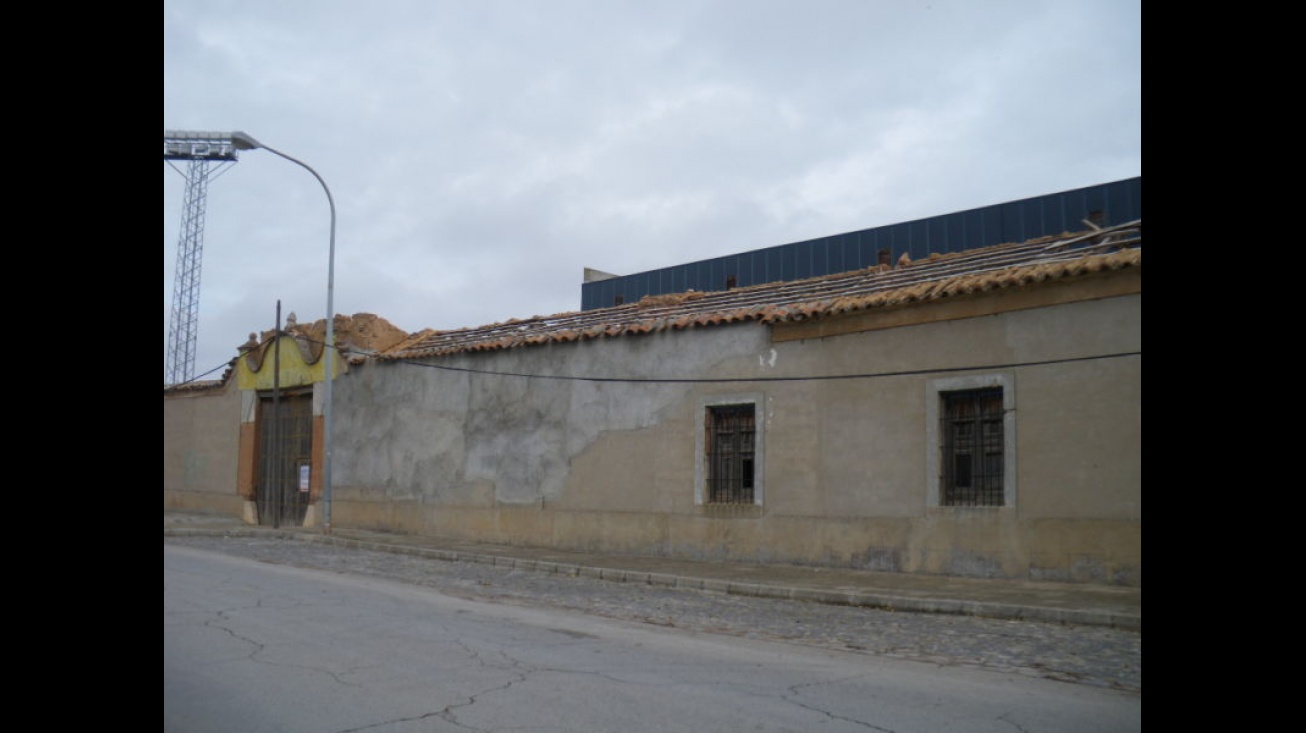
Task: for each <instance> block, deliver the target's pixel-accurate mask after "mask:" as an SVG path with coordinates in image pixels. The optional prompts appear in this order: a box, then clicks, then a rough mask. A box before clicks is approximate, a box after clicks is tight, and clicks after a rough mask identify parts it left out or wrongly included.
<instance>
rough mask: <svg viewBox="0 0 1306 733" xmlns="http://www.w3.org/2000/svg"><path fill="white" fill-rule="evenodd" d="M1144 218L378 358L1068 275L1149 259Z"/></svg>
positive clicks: (793, 314) (462, 336)
mask: <svg viewBox="0 0 1306 733" xmlns="http://www.w3.org/2000/svg"><path fill="white" fill-rule="evenodd" d="M1142 242H1143V223H1142V220H1141V219H1140V220H1138V221H1134V222H1129V223H1127V224H1122V225H1119V226H1115V227H1110V228H1106V229H1100V230H1095V231H1091V232H1080V233H1077V234H1070V233H1067V234H1063V235H1061V236H1057V237H1040V238H1039V239H1034V240H1030V241H1028V242H1023V243H1019V244H1001V245H996V246H993V247H985V248H982V249H974V250H969V251H966V252H957V253H953V254H946V255H938V254H931V255H930V256H929V257H928V258H926V259H921V260H910V259H909V258H900V260H899V263H898V266H897V267H894V268H889V267H887V266H884V265H879V266H874V267H868V268H864V269H860V270H853V271H851V272H845V273H839V274H834V275H825V276H822V277H816V278H811V279H808V280H798V281H790V282H775V283H766V284H763V285H754V286H751V287H745V288H735V289H732V290H723V291H713V292H695V291H688V292H684V293H670V294H666V295H650V296H646V297H644V298H642V299H641V300H640V301H639V302H638V303H628V304H624V305H618V306H613V307H611V308H598V309H594V310H589V311H574V312H569V313H559V314H555V315H552V316H534V317H532V318H523V319H511V320H509V321H506V322H503V323H495V324H490V325H488V326H481V327H479V328H466V329H457V330H452V331H433V330H429V329H428V330H425V331H422V332H420V333H417V334H414V335H412V336H411V337H409V338H407V339H405V340H404V341H403V342H401V343H399V344H396V345H395V346H393V347H391V348H388V349H385V350H384V351H381V352H380V353H378V354H376V355H375V356H374V357H372V358H376V359H381V360H394V359H413V358H421V357H430V356H441V355H446V354H456V353H460V352H468V351H497V350H503V349H513V348H518V347H522V346H529V345H540V344H548V343H553V342H562V343H566V342H572V341H583V340H588V339H595V338H617V337H621V336H624V335H639V334H646V333H654V332H659V331H664V330H667V329H672V330H682V329H686V328H698V327H708V326H715V325H721V324H729V323H737V322H741V321H760V322H762V323H777V322H782V321H797V320H806V319H811V318H819V317H822V316H825V315H833V314H842V313H852V312H855V311H859V310H867V309H872V308H889V307H899V306H906V305H911V304H916V303H924V302H928V301H932V300H939V299H944V298H951V297H957V296H964V295H967V294H971V293H976V292H988V291H992V290H999V289H1003V288H1013V287H1022V286H1026V285H1030V284H1035V283H1041V282H1046V281H1048V280H1055V279H1060V278H1067V277H1078V276H1082V275H1087V274H1092V273H1095V272H1102V271H1105V270H1118V269H1122V268H1126V267H1142V256H1143V255H1142Z"/></svg>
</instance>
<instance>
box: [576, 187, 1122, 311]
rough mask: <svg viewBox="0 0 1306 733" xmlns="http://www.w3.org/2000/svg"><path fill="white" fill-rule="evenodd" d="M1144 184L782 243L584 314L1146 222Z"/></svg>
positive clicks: (626, 282) (633, 279) (622, 284)
mask: <svg viewBox="0 0 1306 733" xmlns="http://www.w3.org/2000/svg"><path fill="white" fill-rule="evenodd" d="M1142 192H1143V178H1142V176H1139V177H1137V178H1127V179H1124V180H1120V181H1114V182H1112V183H1103V184H1099V185H1096V186H1086V187H1084V188H1076V189H1073V190H1070V191H1062V192H1060V193H1052V194H1046V195H1043V196H1035V197H1033V198H1028V199H1020V200H1018V201H1008V202H1006V203H1002V204H995V205H993V206H984V207H980V208H978V209H969V210H967V211H958V212H956V213H952V214H943V215H940V216H932V217H929V218H926V219H917V220H915V221H906V222H901V223H898V224H889V225H886V226H880V227H874V228H871V229H862V230H859V231H855V232H847V233H845V234H835V235H832V236H829V237H820V238H818V239H809V240H806V241H802V242H793V243H790V244H782V245H778V246H775V247H767V248H765V249H757V250H753V251H751V252H743V253H740V254H734V255H726V256H724V257H716V258H714V259H709V260H700V261H698V262H690V263H687V264H682V265H674V266H672V267H664V268H662V269H658V270H649V271H647V272H641V273H636V274H634V275H624V276H618V277H611V278H608V279H603V280H595V281H593V282H586V283H584V284H582V285H581V310H592V309H595V308H606V307H608V306H613V305H620V304H622V303H634V302H636V301H638V300H639V299H640V298H643V297H644V296H646V295H661V294H664V293H681V292H684V291H686V290H691V289H692V290H699V291H709V290H727V289H730V288H742V287H747V286H749V285H759V284H762V283H768V282H778V281H788V280H802V279H804V278H809V277H817V276H820V275H829V274H833V273H836V272H847V271H849V270H856V269H860V268H863V267H871V266H873V265H877V264H889V265H892V264H893V263H895V262H897V261H898V258H899V257H901V256H902V255H903V254H904V253H905V254H907V255H908V256H909V257H910V258H912V259H924V258H926V257H928V256H929V255H930V254H931V253H938V254H946V253H949V252H960V251H963V250H968V249H975V248H976V247H987V246H989V245H993V244H1003V243H1006V242H1023V241H1026V240H1029V239H1035V238H1037V237H1043V236H1047V235H1052V234H1061V233H1063V232H1077V231H1082V230H1084V229H1087V228H1088V225H1087V224H1085V222H1092V223H1093V224H1095V225H1097V226H1103V227H1105V226H1112V225H1115V224H1122V223H1125V222H1130V221H1134V220H1136V219H1142V218H1143V195H1142Z"/></svg>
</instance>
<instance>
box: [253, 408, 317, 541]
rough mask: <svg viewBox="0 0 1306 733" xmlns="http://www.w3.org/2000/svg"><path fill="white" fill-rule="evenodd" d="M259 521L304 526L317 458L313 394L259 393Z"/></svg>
mask: <svg viewBox="0 0 1306 733" xmlns="http://www.w3.org/2000/svg"><path fill="white" fill-rule="evenodd" d="M258 422H259V483H258V522H259V524H266V525H271V526H274V527H279V526H282V525H290V526H300V525H302V524H303V523H304V515H305V513H306V512H307V510H308V501H309V482H310V479H311V471H312V459H313V393H312V390H311V389H309V390H303V391H298V392H292V391H282V392H281V393H280V395H278V396H276V397H274V396H273V395H272V394H267V395H260V396H259V421H258Z"/></svg>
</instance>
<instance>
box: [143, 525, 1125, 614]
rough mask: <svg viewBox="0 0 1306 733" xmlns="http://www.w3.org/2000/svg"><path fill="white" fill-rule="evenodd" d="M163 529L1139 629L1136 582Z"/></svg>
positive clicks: (360, 533) (389, 536)
mask: <svg viewBox="0 0 1306 733" xmlns="http://www.w3.org/2000/svg"><path fill="white" fill-rule="evenodd" d="M163 534H164V536H165V537H168V536H196V535H207V536H212V535H217V536H223V535H226V536H233V535H239V536H251V537H261V536H282V537H287V538H293V539H297V540H303V541H308V542H322V543H328V544H335V545H340V546H345V547H356V548H360V549H367V550H378V551H382V552H397V553H403V554H406V555H414V556H419V557H429V558H431V559H433V560H452V561H461V562H481V563H490V564H494V565H500V566H505V567H512V568H516V569H519V570H529V571H534V572H541V573H560V574H565V575H582V576H586V577H592V578H601V579H604V580H612V581H617V582H625V583H649V584H653V585H664V586H670V587H676V588H689V589H694V590H708V591H716V592H722V593H734V594H739V595H749V596H759V597H767V598H785V599H793V600H803V601H815V602H819V603H838V604H844V605H853V606H868V607H873V608H882V609H891V610H895V611H917V612H930V613H955V614H965V615H973V616H986V617H991V618H1009V619H1027V620H1032V621H1048V622H1054V623H1072V624H1082V625H1092V626H1109V627H1114V628H1121V629H1130V630H1136V631H1142V628H1143V610H1142V606H1143V592H1142V589H1141V588H1123V587H1116V586H1100V585H1086V584H1078V583H1041V582H1032V581H1020V580H988V579H975V578H955V577H946V576H933V575H914V574H908V573H877V572H871V571H866V570H852V569H845V568H816V567H808V566H797V565H773V564H767V565H763V564H754V563H742V562H715V561H704V560H684V559H676V558H665V557H640V556H631V557H627V556H622V555H601V554H593V553H585V552H571V551H566V550H555V549H549V548H538V547H517V546H511V545H492V544H484V543H474V542H465V541H457V540H446V539H441V538H438V537H426V536H420V535H406V534H395V533H388V532H375V531H368V530H357V529H348V528H341V527H336V528H334V529H333V530H332V532H331V534H325V533H323V532H322V530H321V529H303V528H287V527H283V528H280V529H273V528H271V527H260V526H253V525H248V524H245V523H243V522H241V521H240V519H239V518H237V517H228V516H221V515H213V514H181V513H169V512H164V514H163Z"/></svg>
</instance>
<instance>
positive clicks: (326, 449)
mask: <svg viewBox="0 0 1306 733" xmlns="http://www.w3.org/2000/svg"><path fill="white" fill-rule="evenodd" d="M231 145H232V147H234V148H236V149H237V150H258V149H262V150H266V151H268V152H269V153H272V154H273V155H276V156H279V157H282V158H285V159H286V160H288V161H290V162H291V163H294V164H295V165H298V166H300V167H302V168H304V169H305V170H307V171H308V172H309V173H312V174H313V177H314V178H316V179H317V182H318V183H320V184H322V190H323V191H326V197H327V204H328V205H329V206H330V207H331V249H330V251H329V255H328V259H327V305H326V308H327V316H326V348H325V352H326V393H325V394H324V395H323V401H322V418H323V424H324V428H323V429H324V430H325V431H326V434H325V435H324V436H323V456H322V506H323V509H322V529H323V531H324V532H326V533H327V534H331V402H332V399H331V396H332V395H331V392H332V386H333V384H334V383H335V356H336V312H335V304H334V296H335V280H336V202H335V200H334V199H333V198H331V189H330V188H328V187H327V184H326V181H324V180H322V176H320V175H318V173H317V171H315V170H313V168H312V166H310V165H309V164H307V163H305V162H304V161H302V160H298V159H296V158H292V157H290V156H289V155H286V154H285V153H283V152H281V151H280V150H277V149H276V148H271V147H268V146H267V145H264V144H263V143H260V142H259V141H257V140H255V139H254V138H252V137H250V136H249V135H247V134H245V133H243V132H233V133H231Z"/></svg>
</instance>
